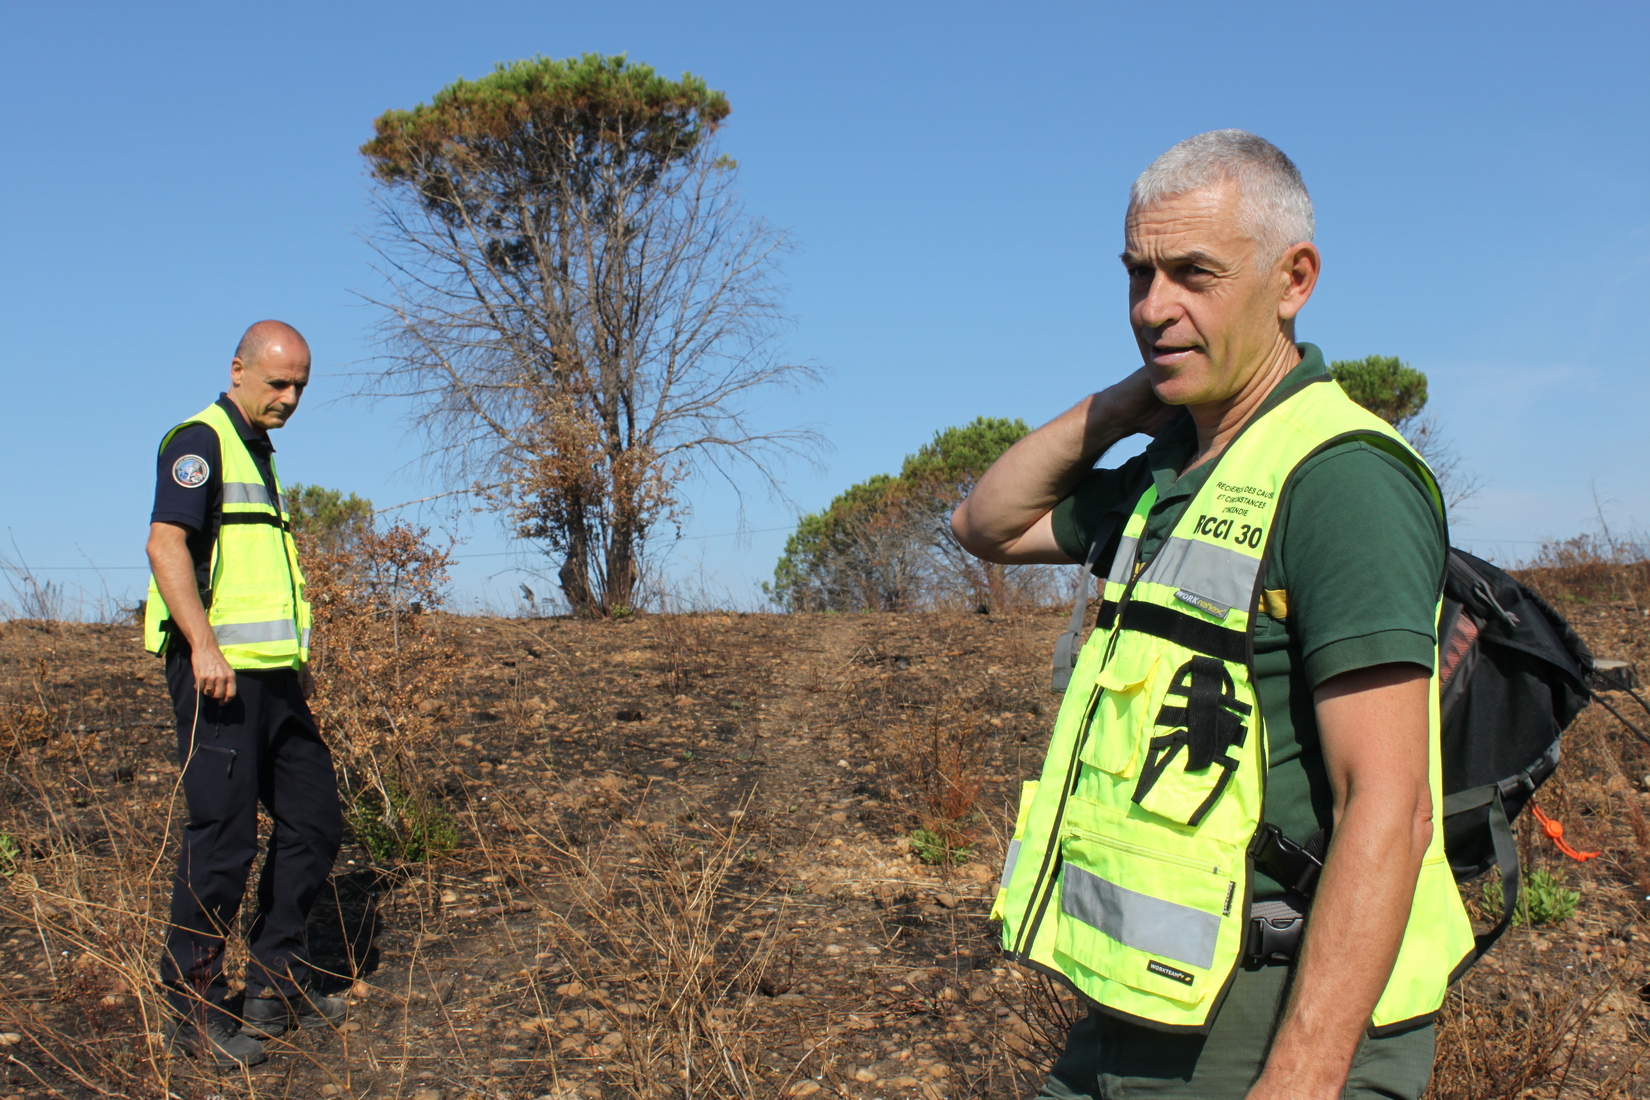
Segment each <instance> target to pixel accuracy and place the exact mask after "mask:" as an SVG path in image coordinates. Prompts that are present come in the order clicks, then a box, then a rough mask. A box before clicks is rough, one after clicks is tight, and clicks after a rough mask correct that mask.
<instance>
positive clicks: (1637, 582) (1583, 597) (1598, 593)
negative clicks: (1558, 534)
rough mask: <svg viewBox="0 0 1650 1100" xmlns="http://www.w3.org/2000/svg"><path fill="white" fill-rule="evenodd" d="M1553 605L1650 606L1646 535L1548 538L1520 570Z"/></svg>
mask: <svg viewBox="0 0 1650 1100" xmlns="http://www.w3.org/2000/svg"><path fill="white" fill-rule="evenodd" d="M1517 574H1518V576H1519V578H1520V579H1521V580H1523V581H1524V582H1525V583H1526V584H1528V585H1530V587H1532V588H1534V589H1536V590H1537V591H1538V592H1540V593H1541V594H1542V595H1543V596H1545V597H1547V599H1549V600H1551V601H1553V602H1555V603H1556V602H1559V601H1564V600H1568V601H1577V602H1582V603H1591V602H1595V601H1600V600H1605V601H1608V600H1624V601H1626V602H1628V603H1632V604H1634V605H1635V606H1638V607H1640V608H1642V607H1644V606H1645V605H1646V604H1650V545H1647V543H1646V539H1645V537H1644V536H1643V535H1631V536H1620V535H1614V534H1612V533H1610V532H1609V531H1608V530H1606V531H1604V532H1603V533H1602V534H1585V535H1576V536H1575V537H1574V538H1568V539H1549V540H1547V541H1546V542H1544V543H1542V544H1541V548H1540V549H1539V550H1538V551H1536V555H1535V557H1534V558H1532V559H1531V560H1530V561H1528V562H1525V563H1524V564H1523V566H1522V567H1521V568H1519V569H1518V570H1517Z"/></svg>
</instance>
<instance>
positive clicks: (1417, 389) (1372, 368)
mask: <svg viewBox="0 0 1650 1100" xmlns="http://www.w3.org/2000/svg"><path fill="white" fill-rule="evenodd" d="M1329 373H1330V376H1331V377H1333V378H1334V379H1335V381H1337V382H1339V383H1340V384H1341V389H1343V390H1345V391H1346V395H1347V396H1348V397H1350V398H1352V400H1354V401H1356V402H1357V403H1358V404H1360V405H1362V406H1363V407H1364V408H1366V409H1368V410H1369V411H1370V412H1372V413H1374V414H1375V415H1376V416H1378V417H1380V418H1381V419H1382V420H1385V421H1386V422H1387V423H1388V424H1391V425H1392V426H1393V427H1394V428H1396V429H1397V430H1398V433H1399V434H1400V435H1402V436H1403V437H1404V438H1405V439H1407V440H1409V442H1410V445H1411V446H1412V447H1414V448H1415V449H1416V451H1418V452H1419V453H1420V455H1421V457H1422V458H1424V459H1426V460H1427V465H1429V466H1431V467H1432V473H1433V476H1434V477H1436V478H1437V479H1438V487H1439V488H1440V489H1441V490H1442V491H1443V494H1444V501H1445V503H1446V504H1448V506H1449V507H1451V508H1455V507H1456V506H1458V505H1460V504H1462V503H1463V502H1465V501H1467V500H1469V499H1471V498H1472V497H1473V495H1474V494H1476V493H1477V492H1478V490H1479V489H1481V488H1483V483H1482V482H1481V481H1480V480H1479V479H1478V478H1477V477H1475V476H1474V475H1473V473H1472V471H1471V469H1470V468H1469V467H1468V466H1467V465H1466V463H1465V462H1463V461H1462V458H1461V456H1460V454H1458V453H1457V452H1456V450H1455V447H1454V446H1453V445H1452V444H1451V443H1450V441H1449V440H1448V439H1447V438H1446V437H1445V436H1444V434H1443V432H1442V431H1441V430H1440V429H1439V427H1438V421H1437V420H1436V419H1435V418H1434V417H1433V416H1432V415H1430V414H1427V415H1423V410H1424V409H1425V408H1426V406H1427V376H1426V375H1425V374H1423V373H1422V372H1421V371H1418V370H1416V369H1415V368H1414V367H1412V366H1410V365H1409V364H1408V363H1405V362H1404V361H1403V360H1402V359H1399V358H1398V357H1397V356H1396V355H1368V356H1365V357H1364V358H1362V359H1337V360H1335V361H1334V362H1333V363H1330V364H1329Z"/></svg>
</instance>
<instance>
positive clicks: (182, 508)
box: [149, 394, 275, 592]
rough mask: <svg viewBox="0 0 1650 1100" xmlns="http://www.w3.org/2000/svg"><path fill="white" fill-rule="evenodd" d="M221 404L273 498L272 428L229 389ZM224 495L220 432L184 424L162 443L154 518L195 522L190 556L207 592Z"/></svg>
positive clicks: (183, 523)
mask: <svg viewBox="0 0 1650 1100" xmlns="http://www.w3.org/2000/svg"><path fill="white" fill-rule="evenodd" d="M217 404H218V407H219V408H221V409H223V410H224V411H225V412H226V413H228V414H229V420H230V423H232V424H234V425H235V427H236V429H237V430H238V431H239V432H240V436H241V441H242V442H244V443H245V444H246V449H247V451H248V452H250V453H251V455H252V461H253V463H255V464H256V465H257V467H258V473H259V474H261V475H262V476H263V480H264V485H265V486H266V487H267V488H268V489H269V495H270V497H271V498H273V497H274V496H275V475H274V472H273V470H272V469H271V468H270V461H269V458H270V456H271V455H273V454H274V453H275V446H274V444H272V443H270V441H269V433H267V432H265V431H264V430H263V429H262V428H255V427H253V426H252V425H251V424H248V423H247V421H246V417H244V416H242V415H241V410H240V407H239V406H238V405H236V404H235V402H233V401H231V400H230V399H229V395H228V394H219V395H218V401H217ZM222 499H223V456H222V454H221V453H220V451H219V448H218V433H217V432H215V431H213V430H212V426H211V425H209V424H199V423H196V424H190V425H188V426H186V427H183V428H180V429H179V430H178V432H177V434H176V435H174V436H173V437H172V438H171V440H170V441H169V442H168V443H167V444H166V446H165V447H163V448H161V452H160V458H159V460H158V461H157V463H156V467H155V507H154V509H153V510H152V511H151V512H150V513H149V522H150V523H176V524H178V525H180V526H182V527H187V528H189V539H188V543H189V556H190V558H192V559H193V560H194V562H195V579H196V581H197V582H198V583H199V585H200V588H201V590H202V591H203V592H204V591H205V590H206V589H207V587H208V586H209V583H210V580H211V576H210V570H211V568H212V543H213V542H214V541H215V540H216V539H217V537H218V513H219V510H220V508H221V501H222Z"/></svg>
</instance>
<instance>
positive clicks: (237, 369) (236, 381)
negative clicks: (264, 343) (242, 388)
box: [229, 355, 246, 389]
mask: <svg viewBox="0 0 1650 1100" xmlns="http://www.w3.org/2000/svg"><path fill="white" fill-rule="evenodd" d="M244 370H246V364H245V363H243V362H241V357H240V356H239V355H237V356H235V358H233V359H231V360H230V361H229V388H230V389H234V388H236V387H237V386H239V385H240V384H241V372H242V371H244Z"/></svg>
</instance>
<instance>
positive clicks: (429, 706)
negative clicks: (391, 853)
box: [305, 523, 459, 859]
mask: <svg viewBox="0 0 1650 1100" xmlns="http://www.w3.org/2000/svg"><path fill="white" fill-rule="evenodd" d="M450 553H451V552H450V548H449V549H441V548H438V547H436V546H435V545H434V544H433V543H432V542H431V540H430V532H429V529H428V528H424V527H412V526H410V525H407V524H402V523H397V524H394V525H392V526H390V527H389V528H387V529H385V530H383V531H376V530H367V531H364V532H362V533H361V534H360V535H359V536H358V537H357V538H356V539H355V540H353V542H352V543H351V544H350V545H349V546H348V547H346V548H344V549H341V550H335V551H332V552H324V553H316V554H312V555H306V557H305V563H306V573H307V576H308V581H309V586H308V589H307V594H308V596H309V599H310V603H311V604H312V606H313V607H314V609H315V630H314V642H313V645H312V648H311V662H310V667H311V669H312V670H313V671H314V673H315V680H316V694H315V698H314V700H313V701H312V706H313V708H314V710H315V716H316V719H317V721H318V722H319V723H320V725H321V728H322V729H324V730H326V732H327V736H328V740H329V741H330V743H331V744H332V745H333V746H334V748H335V749H336V750H337V751H338V754H339V756H340V761H339V762H340V763H341V764H342V765H343V775H344V782H345V785H346V788H347V796H348V797H349V799H350V802H351V808H352V810H353V811H354V812H353V814H352V819H353V820H354V821H355V823H356V826H357V830H358V831H361V830H362V829H363V828H366V827H369V826H370V827H371V828H373V829H376V830H381V831H382V833H383V843H382V844H374V845H373V846H374V847H375V848H378V849H379V851H378V853H377V854H384V851H385V850H386V849H387V848H394V849H397V850H398V851H399V852H400V854H403V855H406V856H408V857H410V858H414V859H417V858H422V857H423V855H424V854H426V852H427V851H428V850H429V849H430V848H432V847H440V846H441V845H432V844H431V843H430V840H431V838H430V837H429V836H428V825H427V822H428V821H429V820H431V819H432V817H436V818H438V817H439V816H440V813H441V811H440V809H439V807H438V806H437V805H436V804H435V803H434V802H433V801H432V799H433V797H434V796H433V795H432V794H431V791H430V779H431V777H430V776H428V775H426V774H425V772H424V769H425V768H427V767H428V766H429V765H430V764H431V763H432V762H433V761H432V760H431V758H430V752H429V750H430V749H431V748H432V746H433V745H434V743H435V740H436V731H437V718H438V715H439V713H440V710H441V705H442V702H443V700H444V698H445V697H446V695H447V694H448V693H449V688H450V686H451V683H452V677H453V669H454V667H455V666H456V665H457V663H458V661H459V654H458V651H457V650H456V649H455V648H454V647H453V646H452V645H450V644H449V643H448V642H446V641H445V640H444V639H443V638H442V636H441V633H440V632H439V630H438V629H437V627H436V622H435V617H434V614H433V612H434V611H435V609H436V608H438V607H439V606H440V605H441V603H442V601H443V599H444V589H445V587H446V583H447V563H448V559H449V557H450ZM363 799H365V801H363ZM445 846H447V847H450V846H451V845H450V844H447V845H445Z"/></svg>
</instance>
